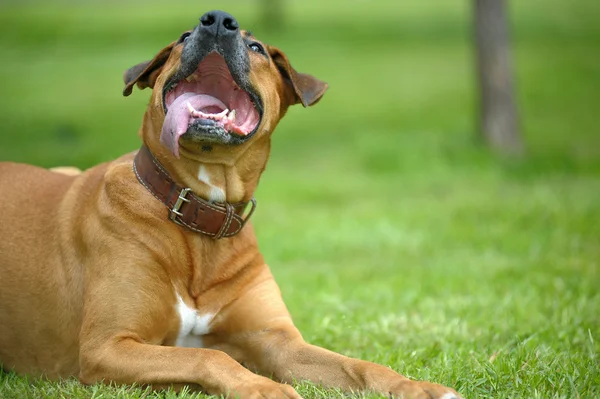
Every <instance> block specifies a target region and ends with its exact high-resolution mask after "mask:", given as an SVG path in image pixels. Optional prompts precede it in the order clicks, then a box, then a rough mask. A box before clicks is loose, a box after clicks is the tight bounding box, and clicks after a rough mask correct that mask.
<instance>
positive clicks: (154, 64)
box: [123, 42, 175, 97]
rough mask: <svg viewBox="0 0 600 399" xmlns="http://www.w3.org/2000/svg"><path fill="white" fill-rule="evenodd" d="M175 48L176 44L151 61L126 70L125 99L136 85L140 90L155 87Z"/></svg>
mask: <svg viewBox="0 0 600 399" xmlns="http://www.w3.org/2000/svg"><path fill="white" fill-rule="evenodd" d="M174 46H175V42H173V43H171V44H169V45H168V46H167V47H165V48H163V49H162V50H160V52H159V53H158V54H156V55H155V56H154V58H153V59H152V60H151V61H146V62H142V63H139V64H137V65H135V66H132V67H131V68H129V69H128V70H126V71H125V73H124V74H123V80H124V81H125V88H124V89H123V95H124V96H125V97H127V96H128V95H130V94H131V92H132V91H133V85H135V84H137V87H139V88H140V89H145V88H146V87H154V82H156V78H157V77H158V75H160V72H161V70H162V67H163V65H164V64H165V62H167V60H168V59H169V55H171V50H173V47H174Z"/></svg>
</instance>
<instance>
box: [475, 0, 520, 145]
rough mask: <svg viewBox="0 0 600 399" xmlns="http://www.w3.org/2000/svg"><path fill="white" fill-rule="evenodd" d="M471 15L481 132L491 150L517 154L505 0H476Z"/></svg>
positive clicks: (518, 138) (516, 128)
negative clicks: (473, 31)
mask: <svg viewBox="0 0 600 399" xmlns="http://www.w3.org/2000/svg"><path fill="white" fill-rule="evenodd" d="M474 16H475V43H476V47H477V49H476V51H477V70H478V74H479V91H480V110H479V112H480V114H479V117H480V120H479V130H480V134H481V135H482V136H483V138H484V139H485V141H486V142H487V143H488V145H489V146H490V147H491V148H492V149H493V150H495V151H498V152H500V153H504V154H519V153H521V152H522V151H523V142H522V140H521V136H520V135H519V131H518V122H517V111H516V107H515V101H514V95H513V82H512V80H513V77H512V68H511V57H510V48H509V42H508V22H507V17H506V0H475V15H474Z"/></svg>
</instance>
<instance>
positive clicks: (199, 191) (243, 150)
mask: <svg viewBox="0 0 600 399" xmlns="http://www.w3.org/2000/svg"><path fill="white" fill-rule="evenodd" d="M153 122H159V123H161V122H160V121H154V120H153V118H151V117H149V116H148V115H146V121H145V123H144V127H145V128H146V129H145V131H143V132H141V135H142V138H143V140H144V143H145V144H146V145H147V146H148V148H149V149H150V151H151V152H152V153H153V155H154V156H155V157H156V159H157V160H158V161H159V162H160V163H161V164H162V165H163V167H164V168H165V170H166V171H167V172H168V173H169V174H170V175H171V176H172V178H173V179H174V180H175V181H176V182H177V183H178V184H179V185H181V186H183V187H189V188H191V189H192V191H193V192H194V193H195V194H196V195H197V196H198V197H201V198H203V199H205V200H207V201H211V202H229V203H237V202H247V201H249V200H250V199H251V198H252V197H253V196H254V191H255V190H256V187H257V185H258V181H259V178H260V175H261V174H262V172H263V170H264V169H265V166H266V163H267V159H268V156H269V151H270V138H269V137H263V138H261V139H260V140H258V141H253V142H251V143H248V144H249V145H247V146H246V147H242V146H238V147H236V146H202V145H197V146H194V148H193V150H191V149H188V148H186V147H183V146H182V147H181V148H180V158H175V156H174V155H173V154H171V152H170V151H169V150H168V149H167V148H166V147H164V146H163V145H162V144H161V143H160V142H159V138H158V137H156V136H155V135H153V134H152V133H153V132H156V131H160V128H161V126H153V124H154V123H153ZM156 124H158V123H156ZM203 147H204V149H203ZM208 148H210V150H208Z"/></svg>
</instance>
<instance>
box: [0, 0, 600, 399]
mask: <svg viewBox="0 0 600 399" xmlns="http://www.w3.org/2000/svg"><path fill="white" fill-rule="evenodd" d="M488 3H489V2H488ZM475 5H476V2H475V1H467V0H429V1H422V0H402V1H400V0H378V1H373V0H281V1H276V0H272V1H269V0H263V1H258V0H256V1H248V0H244V1H241V0H240V1H234V0H221V1H188V0H184V1H176V2H174V1H173V2H171V1H169V2H167V1H156V0H149V1H119V2H117V1H93V0H88V1H52V2H48V1H42V0H40V1H31V0H21V1H8V2H7V1H6V0H3V2H2V3H1V4H0V50H1V54H2V59H1V61H0V82H1V85H2V89H1V92H2V94H3V95H2V96H1V97H0V126H1V129H2V134H1V135H0V160H3V161H6V160H10V161H19V162H28V163H33V164H37V165H41V166H46V167H49V166H56V165H76V166H79V167H82V168H86V167H89V166H91V165H94V164H96V163H99V162H102V161H106V160H110V159H112V158H115V157H117V156H119V155H120V154H122V153H125V152H128V151H132V150H135V149H136V148H138V147H139V145H140V141H139V139H138V136H137V130H138V128H139V126H140V122H141V119H142V115H143V112H144V108H145V105H146V103H147V101H148V98H149V95H150V92H149V91H139V90H136V91H134V93H133V95H132V96H130V97H128V98H124V97H122V95H121V91H122V88H123V83H122V78H121V76H122V73H123V71H125V70H126V69H127V68H128V67H130V66H132V65H134V64H136V63H138V62H141V61H144V60H147V59H150V58H151V57H152V56H153V55H154V54H155V53H156V52H157V51H158V50H159V49H161V48H162V47H163V46H164V45H166V44H167V43H169V42H171V41H172V40H175V39H176V38H178V36H179V34H180V33H181V32H182V31H183V30H186V29H189V28H192V27H193V26H195V25H196V24H197V22H198V18H199V17H200V16H201V15H202V14H203V13H204V12H206V11H208V10H210V9H224V10H226V11H228V12H230V13H232V14H233V15H234V16H236V18H237V19H238V21H240V24H241V26H242V27H243V28H245V29H249V30H251V31H252V32H253V33H254V34H255V36H257V37H258V38H260V39H261V40H263V41H265V42H267V43H269V44H272V45H276V46H278V47H280V48H281V49H283V50H284V51H285V52H286V53H287V55H288V56H289V58H290V60H291V62H292V64H293V66H294V67H295V68H296V69H297V70H299V71H301V72H305V73H310V74H313V75H315V76H317V77H318V78H320V79H322V80H324V81H327V82H328V83H329V84H330V89H329V91H328V92H327V94H326V95H325V97H324V98H323V100H322V101H321V102H320V103H319V104H318V105H317V106H315V107H313V108H310V109H302V108H301V107H299V106H298V107H294V109H291V110H290V112H289V113H288V115H287V116H286V118H285V119H284V120H283V121H282V123H281V124H280V127H279V128H278V129H277V131H276V132H275V134H274V136H273V149H272V158H271V161H270V163H269V165H268V167H267V171H266V172H265V174H264V175H263V179H262V181H261V185H260V187H259V190H258V193H257V198H258V201H259V207H258V211H257V214H256V216H255V219H254V220H255V225H257V234H258V235H259V240H260V241H261V244H262V249H263V252H264V253H265V257H266V258H267V260H268V261H269V263H270V264H271V265H272V268H273V270H274V272H275V274H276V276H277V278H278V280H279V282H280V285H281V286H282V288H283V292H284V296H285V297H286V299H287V300H288V305H289V307H290V309H291V310H292V314H294V316H295V317H296V321H297V323H298V324H299V325H300V327H301V328H303V329H305V330H306V331H307V335H306V338H307V339H310V340H312V341H313V342H316V343H318V344H325V345H328V346H329V347H331V348H333V349H337V350H344V351H345V352H346V353H349V354H354V355H361V354H364V352H361V351H363V350H365V348H367V347H369V346H373V345H375V347H378V348H380V349H381V348H384V349H383V350H380V351H379V352H377V351H375V353H379V355H371V359H373V360H379V361H384V362H385V361H387V362H388V364H389V363H392V364H394V363H393V362H394V360H390V359H391V358H389V353H387V352H386V350H387V349H385V348H388V349H389V348H390V347H394V348H401V349H400V350H406V351H407V353H412V355H411V356H412V357H413V359H412V362H410V365H413V366H410V365H409V364H407V365H405V366H404V367H405V370H407V369H406V368H408V371H407V372H408V373H409V375H410V374H411V370H412V375H415V376H417V377H422V378H427V377H428V375H426V374H423V373H422V372H420V371H418V370H420V369H418V367H419V365H421V366H422V365H423V364H427V361H428V360H427V359H431V358H435V357H436V356H438V355H439V353H440V352H441V351H443V350H444V348H445V346H446V345H452V346H453V348H454V349H455V353H456V356H457V358H459V357H460V358H461V359H463V360H462V361H464V362H465V363H464V364H466V367H467V368H469V367H470V371H471V372H473V373H475V374H477V373H483V374H485V373H486V372H488V371H489V370H488V369H486V368H478V367H480V366H481V364H480V363H479V362H475V363H469V362H470V361H471V360H470V359H473V358H476V359H479V360H481V362H485V361H486V360H488V359H489V358H490V355H491V354H492V353H493V349H490V348H512V347H510V345H511V344H510V343H511V342H513V343H514V342H516V341H513V338H514V337H515V336H516V337H526V336H528V334H533V332H536V333H535V334H536V335H535V339H532V340H528V341H527V342H528V343H527V344H526V345H532V346H533V347H535V348H539V347H545V348H550V350H549V351H548V352H543V353H542V355H540V356H542V359H543V358H544V356H548V359H555V358H560V357H561V356H564V357H565V359H572V355H573V353H583V352H586V351H589V349H590V348H589V345H590V341H589V339H588V336H589V337H592V335H589V334H588V333H589V332H594V333H595V334H596V341H593V340H592V343H591V345H592V346H591V350H592V351H593V352H596V353H597V351H598V344H597V343H596V342H597V341H600V339H598V336H597V332H598V330H599V329H600V325H599V323H600V322H599V320H598V314H600V297H599V294H598V291H597V287H598V284H600V276H599V267H598V261H599V260H600V128H599V125H600V124H599V113H600V2H599V1H597V0H574V1H564V0H519V1H517V0H513V1H509V2H508V4H507V6H508V9H507V15H506V18H507V25H508V38H509V42H508V45H507V46H505V47H503V45H502V44H501V48H504V49H505V50H508V51H507V52H506V54H507V55H508V58H507V60H508V63H507V66H508V75H507V76H508V78H509V80H512V84H513V87H512V96H513V98H512V101H508V104H509V106H508V108H506V107H505V108H504V110H505V111H506V110H507V109H508V111H506V112H509V113H510V112H511V109H514V110H515V113H514V116H509V123H508V125H507V126H510V129H511V132H512V138H511V139H510V140H509V141H508V142H509V144H508V145H503V144H498V143H497V142H494V141H493V140H489V139H486V135H485V134H483V133H485V132H482V129H481V127H482V126H483V125H484V124H482V104H481V101H480V98H481V94H480V87H481V85H480V80H479V79H480V78H479V77H480V76H481V75H480V74H479V73H478V71H479V70H478V67H477V63H476V61H477V59H478V56H477V51H476V48H477V46H476V43H477V41H476V40H475V37H476V34H475V32H476V29H475V27H476V23H475V18H474V16H475V14H476V13H475ZM273 15H275V16H277V17H273ZM494 15H497V14H494ZM494 23H495V22H494ZM489 26H491V25H485V24H484V26H483V30H484V31H485V29H486V27H489ZM480 33H481V32H480ZM486 48H488V49H489V47H486ZM488 56H490V55H489V54H488ZM491 57H494V55H491ZM498 63H500V64H501V60H500V61H498ZM493 65H496V63H492V66H493ZM494 76H497V75H494ZM501 78H502V77H500V79H501ZM492 86H493V84H492ZM499 89H500V92H504V94H502V95H509V97H510V94H511V90H508V89H511V88H510V86H505V85H502V84H500V87H499ZM507 93H508V94H507ZM505 105H506V103H505ZM513 106H514V107H513ZM511 107H512V108H511ZM510 118H513V119H510ZM511 121H512V122H511ZM3 194H4V193H3ZM309 300H310V302H311V303H313V304H314V305H313V306H314V307H313V308H311V310H310V311H309V310H308V309H306V307H305V304H306V303H307V302H309ZM316 309H323V311H320V310H316ZM373 309H377V311H373ZM409 309H411V310H410V311H409ZM413 312H414V313H413ZM353 314H360V315H361V316H360V319H359V318H358V317H359V316H356V319H355V318H353V317H354V316H352V315H353ZM394 315H403V316H402V317H400V316H398V317H396V316H394ZM419 315H422V317H421V316H419ZM449 321H450V322H453V323H454V324H453V325H454V326H455V328H454V329H453V330H451V331H450V330H440V329H439V328H436V326H439V325H440V323H447V322H449ZM357 323H359V324H361V325H363V326H367V327H366V328H367V330H366V332H364V331H363V333H362V334H358V335H355V334H353V333H352V332H351V331H352V328H353V327H354V326H355V325H356V324H357ZM369 323H371V324H369ZM369 326H371V327H370V328H369ZM557 326H559V327H560V328H561V331H562V332H561V334H562V335H561V334H558V333H557V328H559V327H557ZM540 331H541V333H540ZM340 337H343V339H342V338H340ZM440 337H443V338H440ZM519 339H520V338H518V339H517V341H519ZM431 342H436V345H437V346H431ZM378 345H379V346H378ZM461 345H462V346H461ZM506 345H509V346H506ZM411 348H412V349H411ZM415 348H416V349H415ZM460 348H462V349H460ZM482 348H483V349H482ZM411 350H416V352H414V351H413V352H411ZM461 350H462V351H464V353H463V354H461V352H460V351H461ZM352 351H354V352H352ZM367 352H368V353H373V352H369V351H367ZM505 352H506V353H509V352H510V350H509V349H507V350H506V351H505ZM466 353H470V355H466ZM544 353H545V355H544ZM463 355H464V356H463ZM386 356H388V357H386ZM507 356H509V357H510V355H507ZM524 356H525V355H524ZM536 356H537V355H536ZM464 359H468V360H464ZM494 359H495V357H494ZM537 359H539V357H538V358H537ZM529 362H530V363H529V364H533V363H532V362H531V360H529ZM565 362H566V363H565V364H566V365H564V366H562V367H564V368H563V370H580V371H581V375H584V374H585V373H586V371H585V370H586V368H585V367H584V366H582V364H583V363H581V362H580V363H578V361H576V360H572V361H571V360H568V361H567V360H565ZM478 364H479V366H478ZM507 364H508V366H507V367H508V369H509V370H512V369H511V367H513V366H511V365H512V363H510V362H507ZM410 367H415V368H413V369H411V368H410ZM519 367H520V366H519V363H518V362H516V363H515V364H514V370H516V371H515V372H519ZM569 367H570V368H569ZM578 367H582V368H581V369H578ZM478 370H479V371H478ZM486 370H487V371H486ZM531 370H532V375H534V374H535V373H536V372H538V371H539V370H536V369H535V368H532V369H531ZM521 371H522V370H521ZM456 373H459V372H458V371H456ZM500 374H502V373H500ZM508 374H510V372H508ZM438 375H439V374H438ZM458 375H459V374H456V375H454V376H453V375H449V376H447V380H448V381H447V382H448V383H451V382H452V381H454V382H455V381H456V380H457V378H458V379H459V378H460V377H457V376H458ZM429 377H430V376H429ZM444 378H446V377H444ZM557 378H562V377H557ZM471 383H472V380H469V381H466V380H465V381H463V386H467V385H469V384H471ZM588 383H589V381H588ZM565 384H566V385H568V384H569V383H568V382H565ZM577 384H584V382H582V381H581V380H576V384H575V385H569V386H570V387H571V388H569V389H573V391H570V392H581V390H579V391H578V390H577V389H576V388H577V386H578V385H577ZM588 387H589V385H588ZM469 389H472V390H473V392H475V391H476V390H477V389H478V388H477V387H476V386H471V388H469ZM499 389H501V388H499ZM488 391H489V390H488ZM549 392H550V391H549ZM587 392H588V393H590V392H591V391H587ZM496 397H499V396H496ZM528 397H533V396H528ZM546 397H549V396H546ZM583 397H585V395H583Z"/></svg>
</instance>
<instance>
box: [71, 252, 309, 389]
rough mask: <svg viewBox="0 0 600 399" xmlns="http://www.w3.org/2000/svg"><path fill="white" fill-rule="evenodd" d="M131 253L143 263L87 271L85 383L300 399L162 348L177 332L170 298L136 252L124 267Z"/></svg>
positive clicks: (233, 366)
mask: <svg viewBox="0 0 600 399" xmlns="http://www.w3.org/2000/svg"><path fill="white" fill-rule="evenodd" d="M128 253H129V254H136V255H139V256H138V258H139V259H144V260H147V261H146V262H145V263H143V266H137V265H135V266H134V267H131V266H130V265H128V264H127V262H123V263H122V264H120V265H119V268H108V267H104V268H99V267H90V268H88V275H89V276H88V283H87V286H86V291H87V294H86V300H85V305H84V316H83V325H82V328H81V333H80V355H79V364H80V375H79V377H80V380H81V381H82V382H83V383H85V384H93V383H96V382H102V381H104V382H106V383H109V382H114V383H117V384H134V383H135V384H142V385H152V386H158V387H164V386H169V385H177V386H181V385H193V386H200V387H202V388H203V390H204V391H205V392H207V393H210V394H217V395H225V396H227V397H238V398H241V399H246V398H250V399H254V398H256V399H257V398H270V399H286V398H287V399H290V398H292V399H300V396H299V395H298V394H297V393H296V392H295V391H294V389H293V388H292V387H291V386H289V385H285V384H280V383H277V382H275V381H272V380H271V379H269V378H265V377H263V376H260V375H257V374H254V373H252V372H251V371H249V370H248V369H246V368H244V367H243V366H242V365H241V364H239V363H238V362H236V361H235V360H234V359H233V358H231V357H230V356H229V355H227V354H226V353H224V352H222V351H219V350H214V349H204V348H182V347H172V346H162V344H164V343H165V342H173V341H174V340H173V338H174V336H175V335H176V334H177V331H178V325H179V322H180V320H179V318H178V316H177V314H176V312H175V303H176V299H175V293H174V291H173V288H172V286H171V285H170V284H169V283H166V284H165V282H168V281H169V280H168V276H167V275H166V274H165V272H164V270H163V269H162V268H160V267H159V266H157V265H155V264H153V263H152V262H151V260H149V259H145V258H144V254H137V253H136V252H135V250H130V251H123V252H122V253H121V255H122V256H121V259H124V258H126V256H127V254H128ZM132 263H133V262H132Z"/></svg>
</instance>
